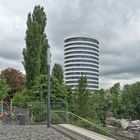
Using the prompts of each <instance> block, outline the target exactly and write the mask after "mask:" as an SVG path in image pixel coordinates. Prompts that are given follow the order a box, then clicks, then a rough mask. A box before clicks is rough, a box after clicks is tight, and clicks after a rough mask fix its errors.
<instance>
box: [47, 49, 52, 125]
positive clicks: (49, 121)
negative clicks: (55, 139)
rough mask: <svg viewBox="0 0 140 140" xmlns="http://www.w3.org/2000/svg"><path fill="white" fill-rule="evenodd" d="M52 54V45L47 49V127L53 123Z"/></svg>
mask: <svg viewBox="0 0 140 140" xmlns="http://www.w3.org/2000/svg"><path fill="white" fill-rule="evenodd" d="M50 57H51V54H50V46H49V47H48V50H47V58H48V59H47V61H48V63H47V65H48V83H47V84H48V94H47V98H48V102H47V127H50V123H51V104H50V61H51V58H50Z"/></svg>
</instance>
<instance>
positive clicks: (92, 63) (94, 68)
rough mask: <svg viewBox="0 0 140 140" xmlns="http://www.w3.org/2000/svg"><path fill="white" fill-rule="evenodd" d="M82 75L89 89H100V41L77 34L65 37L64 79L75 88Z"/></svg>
mask: <svg viewBox="0 0 140 140" xmlns="http://www.w3.org/2000/svg"><path fill="white" fill-rule="evenodd" d="M81 76H86V77H87V84H88V87H87V88H88V89H89V90H91V91H92V90H98V89H99V41H98V40H96V39H94V38H93V37H92V36H90V35H85V34H77V35H73V36H70V37H67V38H65V39H64V81H65V84H66V85H70V86H71V87H72V89H75V88H76V87H77V85H78V80H79V79H80V77H81Z"/></svg>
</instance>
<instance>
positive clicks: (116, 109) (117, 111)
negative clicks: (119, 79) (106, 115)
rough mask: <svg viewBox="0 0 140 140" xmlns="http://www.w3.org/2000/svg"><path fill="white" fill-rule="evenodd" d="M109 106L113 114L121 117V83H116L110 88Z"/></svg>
mask: <svg viewBox="0 0 140 140" xmlns="http://www.w3.org/2000/svg"><path fill="white" fill-rule="evenodd" d="M109 106H110V111H111V112H112V113H113V116H114V117H116V118H119V116H120V115H121V108H122V105H121V90H120V83H116V84H114V85H113V86H112V87H111V88H110V96H109Z"/></svg>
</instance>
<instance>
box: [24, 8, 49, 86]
mask: <svg viewBox="0 0 140 140" xmlns="http://www.w3.org/2000/svg"><path fill="white" fill-rule="evenodd" d="M45 26H46V14H45V12H44V8H43V7H41V6H35V8H34V11H33V13H32V14H31V13H29V14H28V19H27V30H26V37H25V40H26V48H24V49H23V56H24V62H23V65H24V68H25V71H26V80H27V82H26V85H27V87H28V88H30V87H31V86H32V85H33V81H34V80H35V78H36V77H38V76H40V75H41V74H47V48H48V40H47V38H46V34H45Z"/></svg>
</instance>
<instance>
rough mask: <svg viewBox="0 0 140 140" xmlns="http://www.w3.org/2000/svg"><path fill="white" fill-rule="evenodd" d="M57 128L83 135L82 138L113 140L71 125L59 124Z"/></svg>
mask: <svg viewBox="0 0 140 140" xmlns="http://www.w3.org/2000/svg"><path fill="white" fill-rule="evenodd" d="M59 126H62V127H63V128H65V129H68V130H70V131H72V132H76V133H78V134H80V135H83V136H84V137H87V138H90V139H93V140H115V139H113V138H109V137H107V136H104V135H101V134H99V133H95V132H92V131H89V130H86V129H83V128H81V127H77V126H74V125H71V124H60V125H59Z"/></svg>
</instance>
